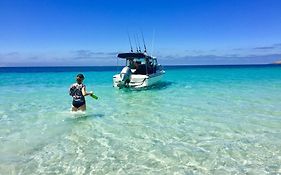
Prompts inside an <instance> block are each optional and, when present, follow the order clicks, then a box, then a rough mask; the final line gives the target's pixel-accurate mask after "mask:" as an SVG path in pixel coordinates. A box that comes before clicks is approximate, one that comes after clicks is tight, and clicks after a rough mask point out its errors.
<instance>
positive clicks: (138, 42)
mask: <svg viewBox="0 0 281 175" xmlns="http://www.w3.org/2000/svg"><path fill="white" fill-rule="evenodd" d="M137 41H138V46H139V52H141V47H140V41H139V35H138V34H137Z"/></svg>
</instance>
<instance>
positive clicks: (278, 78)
mask: <svg viewBox="0 0 281 175" xmlns="http://www.w3.org/2000/svg"><path fill="white" fill-rule="evenodd" d="M0 69H1V68H0ZM38 69H40V68H38ZM27 72H28V71H27ZM27 72H25V73H11V72H8V73H5V71H2V73H0V79H1V82H0V85H1V86H0V98H1V100H0V148H1V149H0V174H40V173H41V174H280V173H281V166H280V165H281V149H280V145H281V67H278V66H274V67H270V66H267V67H262V66H258V67H255V66H253V67H243V66H242V67H199V68H194V67H178V68H175V67H174V68H168V69H167V70H166V75H165V77H164V79H163V81H162V82H161V83H160V84H158V85H156V86H153V87H151V88H148V89H144V90H141V91H136V90H125V89H122V90H118V89H114V88H113V87H112V79H111V78H112V75H113V74H114V73H116V71H111V70H107V71H92V72H91V71H90V72H85V73H84V74H85V76H86V80H85V84H86V85H87V89H88V90H94V91H95V93H96V94H97V95H98V96H99V100H94V99H92V98H91V97H87V112H86V113H85V114H82V113H79V114H73V113H71V112H70V104H71V97H70V96H69V95H68V87H69V85H70V84H71V83H73V81H74V76H75V75H76V74H77V72H63V71H60V72H37V73H35V72H31V73H27Z"/></svg>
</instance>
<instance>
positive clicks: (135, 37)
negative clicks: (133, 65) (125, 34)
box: [134, 35, 139, 52]
mask: <svg viewBox="0 0 281 175" xmlns="http://www.w3.org/2000/svg"><path fill="white" fill-rule="evenodd" d="M134 40H135V44H136V48H137V52H139V50H138V45H137V40H136V35H134Z"/></svg>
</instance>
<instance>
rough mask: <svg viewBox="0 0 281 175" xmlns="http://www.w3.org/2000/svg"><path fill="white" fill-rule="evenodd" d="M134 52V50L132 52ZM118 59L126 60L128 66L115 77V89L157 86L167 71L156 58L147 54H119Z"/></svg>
mask: <svg viewBox="0 0 281 175" xmlns="http://www.w3.org/2000/svg"><path fill="white" fill-rule="evenodd" d="M131 51H132V50H131ZM117 57H118V58H121V59H126V66H125V67H124V68H123V69H122V71H121V72H120V73H119V74H116V75H114V76H113V86H114V87H119V88H122V87H132V88H142V87H147V86H151V85H153V84H156V83H157V82H159V81H160V80H161V78H162V77H163V75H164V74H165V71H164V70H163V68H162V66H161V65H160V64H158V62H157V59H156V58H155V57H152V56H149V55H148V54H147V53H146V52H128V53H119V54H118V55H117Z"/></svg>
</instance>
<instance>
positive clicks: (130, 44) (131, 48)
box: [127, 31, 134, 52]
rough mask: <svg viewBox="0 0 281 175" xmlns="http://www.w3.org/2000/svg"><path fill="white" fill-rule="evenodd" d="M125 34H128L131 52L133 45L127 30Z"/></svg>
mask: <svg viewBox="0 0 281 175" xmlns="http://www.w3.org/2000/svg"><path fill="white" fill-rule="evenodd" d="M127 35H128V38H129V42H130V47H131V52H134V50H133V47H132V42H131V38H130V34H129V32H128V31H127Z"/></svg>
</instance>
